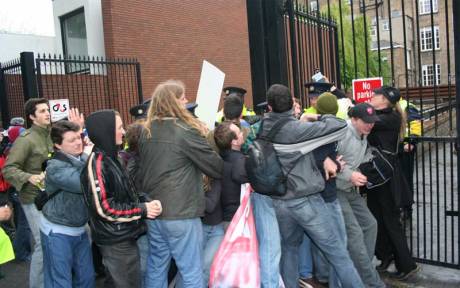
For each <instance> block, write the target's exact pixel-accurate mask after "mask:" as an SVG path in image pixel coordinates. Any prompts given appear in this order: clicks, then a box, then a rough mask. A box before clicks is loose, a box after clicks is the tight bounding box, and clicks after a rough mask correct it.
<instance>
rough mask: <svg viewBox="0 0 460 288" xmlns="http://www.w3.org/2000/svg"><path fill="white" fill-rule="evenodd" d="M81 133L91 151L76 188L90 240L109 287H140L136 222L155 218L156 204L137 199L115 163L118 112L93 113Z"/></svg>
mask: <svg viewBox="0 0 460 288" xmlns="http://www.w3.org/2000/svg"><path fill="white" fill-rule="evenodd" d="M86 129H87V131H88V136H89V138H90V140H91V141H92V142H93V143H94V149H93V152H92V153H91V154H90V156H89V159H88V164H87V167H86V169H85V170H83V173H82V183H83V187H84V192H85V198H86V203H87V204H88V206H89V212H90V227H91V232H92V233H91V234H92V237H93V240H94V241H95V242H96V244H97V245H98V246H99V248H100V250H101V253H102V256H103V258H104V264H105V266H106V268H107V270H108V272H109V279H111V280H112V281H113V283H111V286H113V287H140V283H141V281H140V280H141V279H140V277H141V273H140V261H139V251H138V248H137V245H136V238H137V237H138V236H139V235H140V234H142V232H143V231H144V229H145V227H144V225H143V221H142V219H143V218H150V219H154V218H155V217H156V216H158V215H159V214H160V213H161V210H162V209H161V204H160V202H159V201H157V200H154V201H150V202H147V201H146V200H145V199H142V197H140V195H139V194H138V193H137V191H136V190H135V188H134V185H133V183H132V181H131V179H130V178H129V176H128V174H127V172H126V171H125V170H124V168H123V166H122V164H121V162H120V160H119V158H118V149H119V146H120V145H121V144H122V138H123V134H124V130H123V122H122V120H121V117H120V115H119V113H118V112H116V111H114V110H101V111H97V112H95V113H93V114H91V115H90V116H89V117H88V118H87V120H86Z"/></svg>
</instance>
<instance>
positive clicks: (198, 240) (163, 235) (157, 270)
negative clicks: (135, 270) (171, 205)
mask: <svg viewBox="0 0 460 288" xmlns="http://www.w3.org/2000/svg"><path fill="white" fill-rule="evenodd" d="M147 226H148V240H149V251H150V252H149V256H148V258H147V271H146V274H145V287H148V288H150V287H159V288H166V287H168V269H169V265H170V261H171V258H174V260H175V261H176V265H177V268H178V270H179V273H180V274H181V276H182V280H183V284H184V287H187V288H203V286H204V282H203V228H202V224H201V220H200V218H193V219H183V220H147Z"/></svg>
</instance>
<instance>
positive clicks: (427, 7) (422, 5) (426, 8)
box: [418, 0, 438, 15]
mask: <svg viewBox="0 0 460 288" xmlns="http://www.w3.org/2000/svg"><path fill="white" fill-rule="evenodd" d="M431 1H433V13H437V12H438V0H419V1H418V9H419V13H420V15H423V14H430V13H431Z"/></svg>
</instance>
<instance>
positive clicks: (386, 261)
mask: <svg viewBox="0 0 460 288" xmlns="http://www.w3.org/2000/svg"><path fill="white" fill-rule="evenodd" d="M393 260H394V257H393V256H390V257H388V258H386V259H383V260H382V262H381V263H380V265H378V266H377V267H375V270H377V271H379V272H383V271H387V269H388V267H389V266H390V264H391V262H393Z"/></svg>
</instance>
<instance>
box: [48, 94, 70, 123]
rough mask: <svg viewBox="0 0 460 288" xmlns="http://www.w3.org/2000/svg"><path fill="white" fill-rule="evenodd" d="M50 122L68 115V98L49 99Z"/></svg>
mask: <svg viewBox="0 0 460 288" xmlns="http://www.w3.org/2000/svg"><path fill="white" fill-rule="evenodd" d="M49 104H50V114H51V122H56V121H59V120H62V119H64V118H68V117H69V111H70V105H69V99H57V100H49Z"/></svg>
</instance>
